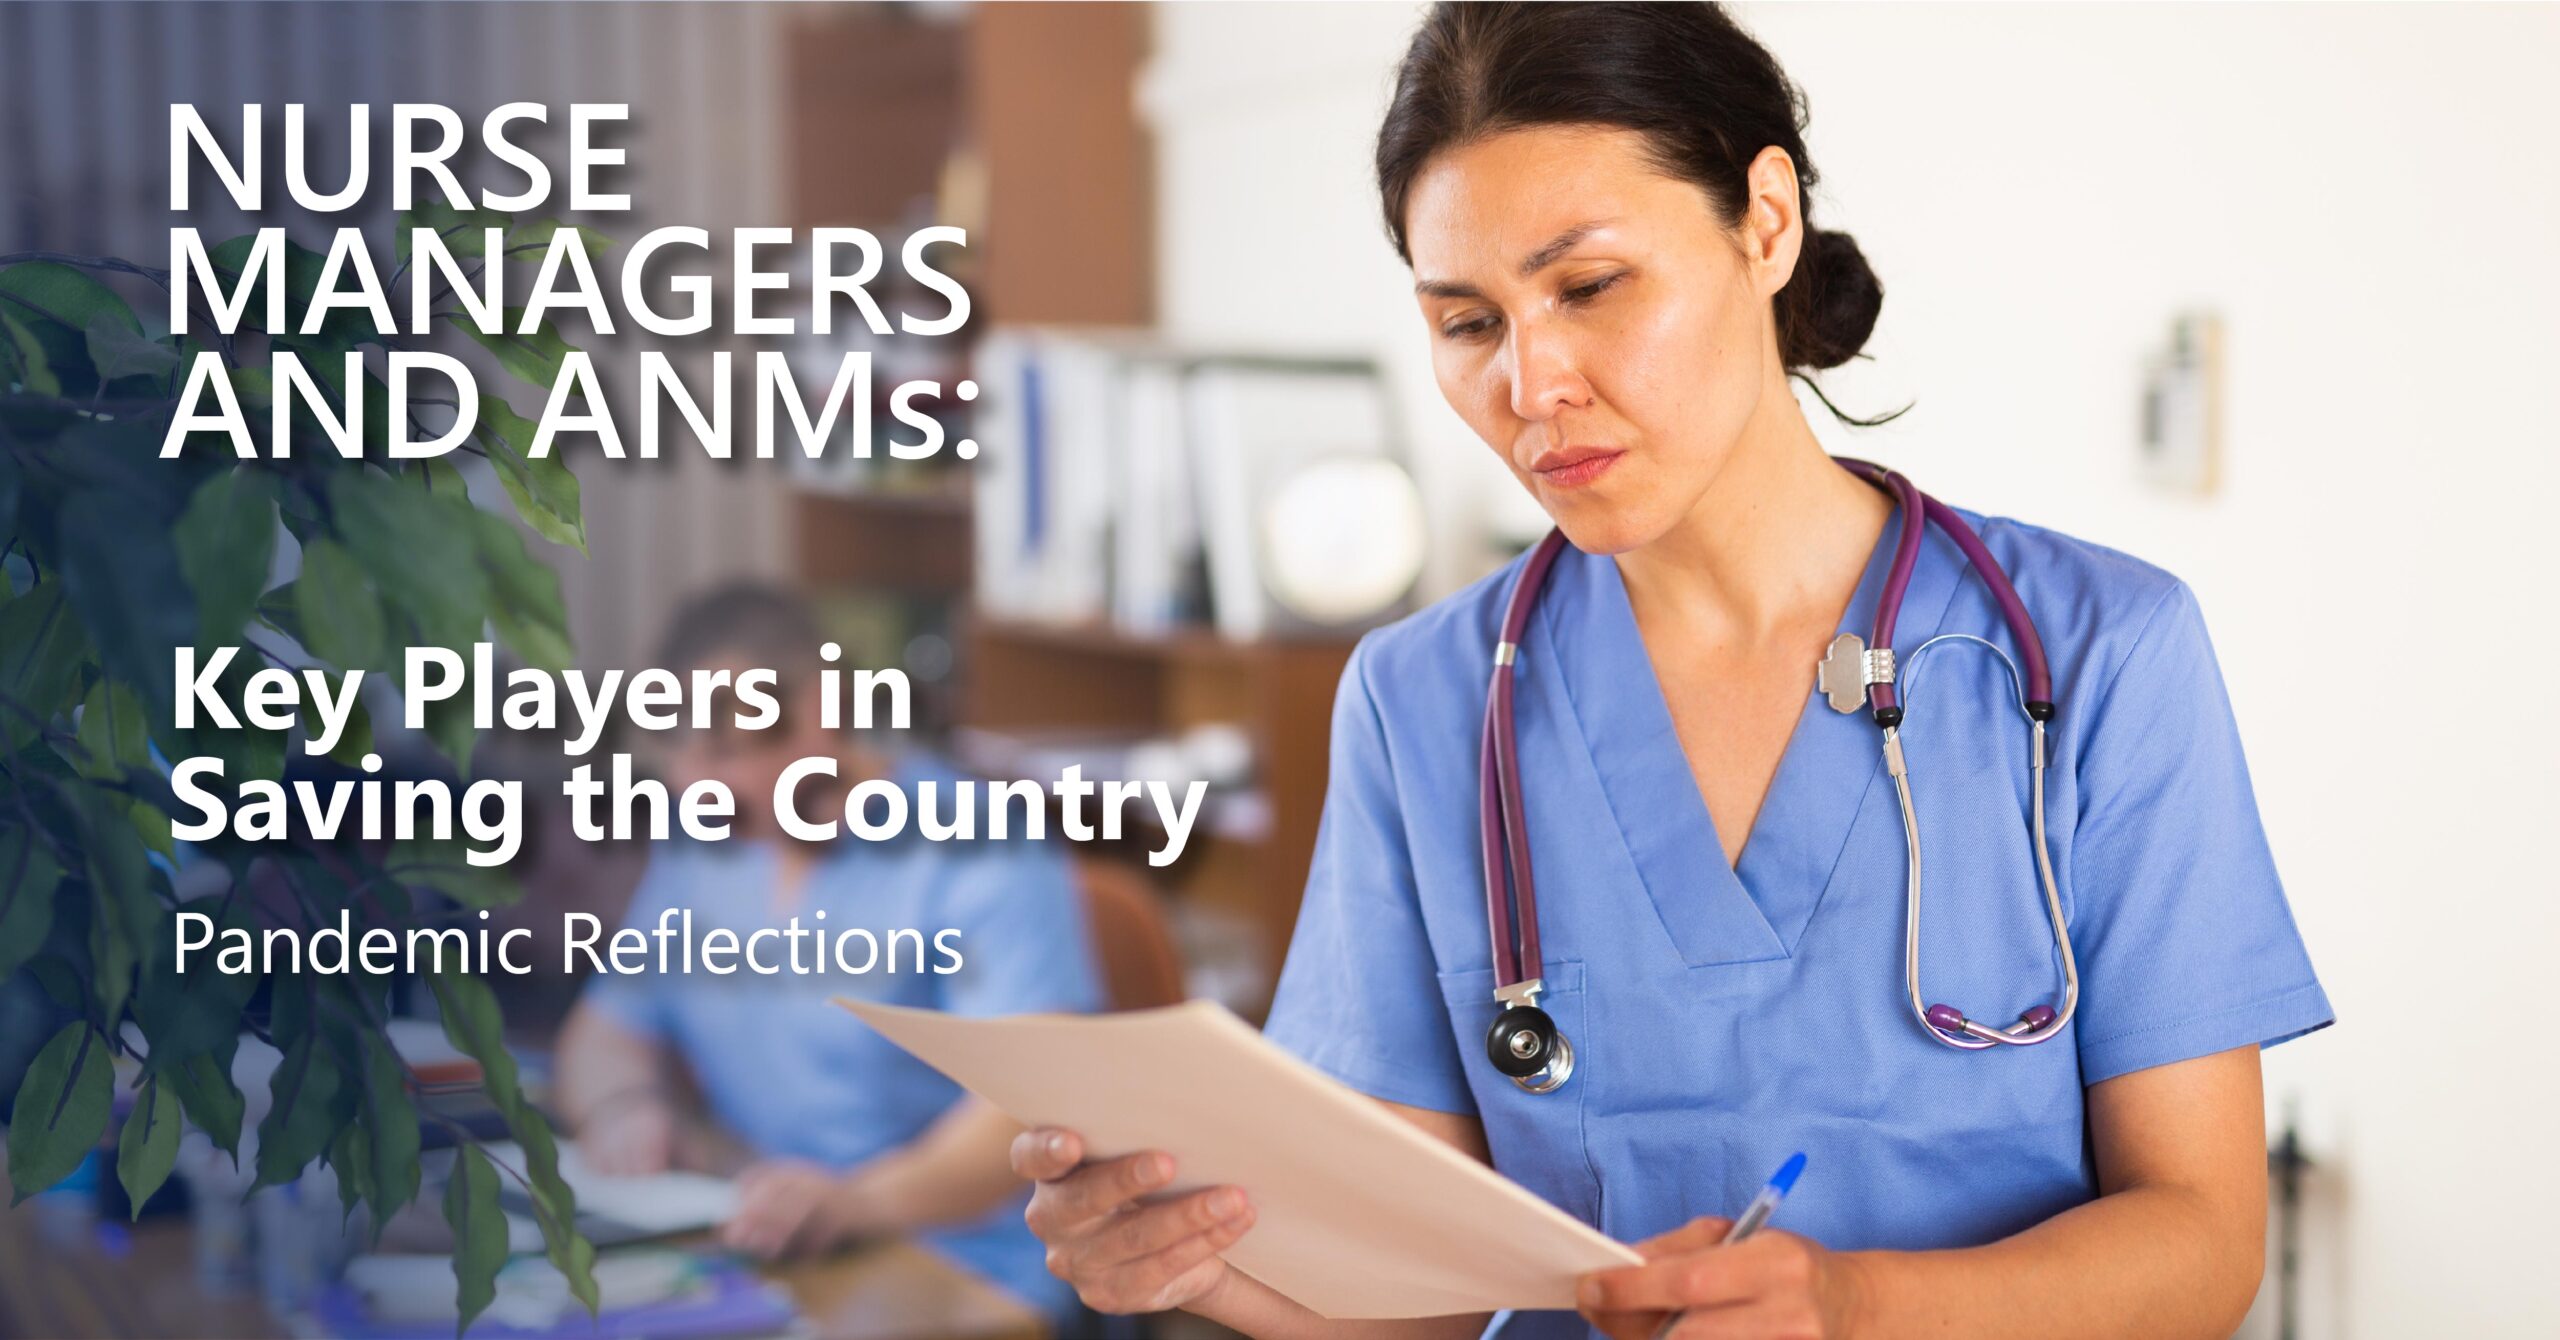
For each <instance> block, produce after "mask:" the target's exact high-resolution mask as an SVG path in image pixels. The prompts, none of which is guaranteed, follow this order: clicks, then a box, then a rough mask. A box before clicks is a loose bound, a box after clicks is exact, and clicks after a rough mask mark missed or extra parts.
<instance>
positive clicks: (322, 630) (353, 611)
mask: <svg viewBox="0 0 2560 1340" xmlns="http://www.w3.org/2000/svg"><path fill="white" fill-rule="evenodd" d="M294 603H295V604H296V605H297V606H298V607H299V609H300V613H301V616H302V633H303V645H304V646H306V647H309V648H310V649H311V651H312V653H313V654H315V655H317V656H318V657H320V659H322V660H324V661H327V662H328V663H329V664H331V665H334V666H336V667H338V668H339V669H341V670H370V669H375V668H378V667H380V666H381V665H382V664H383V661H384V658H385V656H386V655H388V651H387V648H386V642H385V634H384V630H383V623H382V600H381V598H380V597H378V596H376V595H375V594H374V593H373V587H372V586H371V585H369V584H368V583H367V582H366V581H365V574H364V568H363V567H362V566H361V565H359V564H358V563H357V562H356V560H355V556H354V555H352V554H350V553H348V552H347V551H346V550H345V549H343V548H341V547H339V545H338V544H337V543H336V542H335V541H333V540H315V541H313V542H312V543H311V544H309V545H306V546H304V548H303V550H302V576H301V577H300V578H298V579H297V580H296V581H295V582H294Z"/></svg>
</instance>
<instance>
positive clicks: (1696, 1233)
mask: <svg viewBox="0 0 2560 1340" xmlns="http://www.w3.org/2000/svg"><path fill="white" fill-rule="evenodd" d="M1732 1226H1733V1221H1732V1220H1730V1219H1693V1220H1691V1221H1689V1223H1687V1224H1686V1225H1684V1226H1682V1227H1680V1228H1676V1229H1673V1230H1672V1231H1671V1232H1668V1233H1665V1234H1663V1235H1662V1236H1660V1237H1658V1238H1652V1239H1648V1240H1646V1241H1644V1242H1640V1243H1637V1244H1636V1251H1637V1252H1638V1253H1639V1254H1640V1255H1642V1256H1643V1257H1644V1258H1645V1261H1644V1264H1643V1265H1640V1266H1621V1267H1619V1268H1618V1269H1615V1270H1601V1271H1594V1272H1593V1273H1591V1274H1589V1275H1585V1276H1583V1278H1582V1288H1581V1292H1580V1295H1579V1302H1580V1304H1581V1309H1582V1315H1583V1316H1584V1317H1585V1318H1587V1319H1588V1320H1589V1321H1590V1322H1591V1324H1592V1325H1593V1326H1596V1327H1598V1328H1599V1329H1600V1330H1602V1331H1604V1332H1606V1333H1607V1334H1608V1335H1609V1336H1610V1337H1612V1340H1653V1337H1654V1336H1655V1335H1656V1333H1657V1332H1659V1333H1660V1334H1661V1335H1662V1336H1663V1337H1664V1340H1709V1338H1710V1337H1713V1340H1839V1337H1841V1336H1844V1335H1846V1334H1848V1315H1849V1311H1850V1299H1851V1292H1852V1287H1851V1279H1850V1275H1851V1271H1850V1269H1849V1267H1848V1263H1847V1261H1846V1260H1845V1259H1844V1258H1841V1257H1837V1256H1834V1255H1832V1254H1831V1253H1830V1252H1828V1251H1825V1250H1823V1247H1822V1244H1821V1243H1818V1242H1815V1241H1814V1240H1813V1239H1811V1238H1801V1237H1798V1236H1796V1235H1795V1234H1793V1233H1785V1232H1780V1231H1778V1230H1776V1229H1766V1230H1763V1231H1761V1232H1759V1233H1755V1234H1753V1235H1752V1236H1751V1237H1750V1239H1749V1240H1747V1241H1744V1242H1739V1243H1736V1244H1734V1245H1733V1246H1730V1247H1728V1246H1725V1245H1723V1239H1724V1235H1725V1231H1726V1230H1727V1229H1729V1228H1731V1227H1732ZM1674 1314H1680V1319H1679V1322H1678V1323H1677V1324H1676V1325H1674V1326H1672V1327H1671V1328H1670V1329H1668V1330H1664V1329H1663V1322H1664V1321H1665V1319H1667V1318H1669V1317H1671V1316H1673V1315H1674Z"/></svg>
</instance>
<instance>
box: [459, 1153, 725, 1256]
mask: <svg viewBox="0 0 2560 1340" xmlns="http://www.w3.org/2000/svg"><path fill="white" fill-rule="evenodd" d="M488 1154H489V1157H491V1158H493V1159H496V1160H497V1161H498V1162H499V1163H500V1164H501V1165H503V1166H505V1167H509V1168H517V1169H521V1168H523V1167H524V1151H523V1150H522V1149H521V1148H520V1147H518V1146H517V1145H515V1144H514V1143H513V1142H509V1143H505V1144H493V1145H490V1146H488ZM560 1180H561V1181H563V1182H566V1183H568V1184H569V1190H570V1191H571V1192H573V1193H575V1194H576V1195H577V1198H578V1213H579V1214H581V1215H595V1216H597V1217H598V1218H603V1219H610V1220H612V1221H614V1222H615V1223H618V1224H621V1225H623V1226H625V1227H627V1228H630V1229H632V1230H635V1231H637V1232H641V1233H648V1234H660V1233H689V1232H692V1231H693V1230H695V1229H701V1228H711V1227H715V1226H717V1225H719V1224H723V1223H726V1222H728V1219H729V1216H731V1215H733V1214H735V1213H737V1211H738V1190H737V1188H736V1187H735V1186H733V1185H731V1184H730V1183H729V1182H728V1181H727V1180H725V1179H722V1178H718V1177H709V1176H705V1175H704V1174H701V1173H690V1172H663V1173H651V1174H649V1175H647V1176H642V1177H616V1176H612V1175H610V1174H607V1173H600V1172H597V1171H595V1170H594V1169H592V1168H589V1167H588V1166H587V1164H586V1160H585V1159H583V1158H581V1157H579V1155H578V1147H577V1145H575V1144H573V1143H570V1142H567V1141H563V1142H561V1145H560Z"/></svg>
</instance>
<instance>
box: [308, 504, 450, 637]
mask: <svg viewBox="0 0 2560 1340" xmlns="http://www.w3.org/2000/svg"><path fill="white" fill-rule="evenodd" d="M332 475H333V478H331V479H330V481H329V506H330V509H331V511H332V512H333V514H334V516H333V519H332V524H331V530H332V532H333V533H334V535H335V537H336V539H337V540H338V541H339V542H340V543H342V544H344V545H345V546H346V547H347V548H348V549H349V550H350V551H351V552H353V553H354V554H355V556H356V559H357V561H358V562H360V563H362V564H363V565H364V570H365V572H366V574H367V575H368V576H370V577H372V578H373V582H374V585H375V586H376V587H378V588H379V589H380V590H381V592H382V594H383V595H384V596H385V597H386V598H387V599H389V600H390V602H391V603H392V604H393V605H394V606H395V607H397V608H398V609H400V610H401V611H402V612H404V613H406V614H408V615H409V616H410V617H411V618H413V619H416V620H417V621H418V630H419V632H420V634H421V640H422V642H425V643H432V644H434V645H437V646H444V647H456V648H459V647H464V646H468V645H469V644H470V643H472V642H474V641H477V640H478V639H479V636H480V632H481V628H482V626H483V624H484V622H485V620H486V618H487V611H488V604H489V587H488V581H487V579H486V578H485V577H484V576H483V575H482V573H481V568H480V564H479V562H478V561H477V557H476V553H475V550H474V545H473V539H474V530H475V526H476V524H477V523H476V522H475V521H474V520H473V518H474V517H475V516H476V515H477V513H476V512H475V511H474V510H473V509H472V508H470V507H469V506H467V505H465V504H462V503H459V502H456V501H454V500H452V499H449V498H440V497H436V496H434V495H431V494H429V493H427V492H426V491H425V490H424V489H419V488H414V487H410V486H407V485H404V484H402V483H401V482H400V480H399V479H397V478H395V477H394V476H391V475H386V474H381V473H378V472H376V471H372V470H338V471H333V472H332ZM308 613H309V609H308V607H307V606H306V607H305V615H306V623H305V627H304V631H305V632H311V633H316V632H317V631H318V630H316V629H312V628H311V627H309V625H308V622H307V616H308Z"/></svg>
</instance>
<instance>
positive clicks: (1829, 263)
mask: <svg viewBox="0 0 2560 1340" xmlns="http://www.w3.org/2000/svg"><path fill="white" fill-rule="evenodd" d="M1546 125H1607V126H1617V127H1621V128H1624V129H1627V130H1633V131H1637V132H1639V133H1641V134H1642V135H1643V136H1644V137H1645V139H1646V140H1647V141H1648V142H1649V144H1650V145H1651V148H1652V154H1653V158H1654V160H1655V163H1656V165H1657V166H1659V167H1660V168H1661V169H1662V170H1663V171H1664V172H1666V173H1668V174H1670V175H1672V176H1674V177H1678V178H1680V179H1682V180H1685V181H1690V182H1694V183H1696V184H1697V185H1698V186H1699V187H1700V188H1701V189H1703V190H1704V191H1705V192H1706V194H1707V198H1708V199H1709V200H1711V201H1713V202H1714V203H1715V207H1716V211H1717V213H1718V215H1719V216H1720V217H1721V219H1722V220H1723V222H1724V224H1725V226H1726V227H1729V228H1730V227H1734V226H1736V225H1738V224H1739V223H1740V222H1741V220H1742V216H1743V211H1744V208H1745V206H1746V203H1747V201H1748V198H1749V189H1748V186H1747V181H1748V174H1749V170H1750V167H1751V160H1752V159H1753V158H1755V157H1757V156H1758V155H1759V153H1760V151H1761V150H1762V149H1764V148H1767V147H1769V146H1771V145H1776V146H1777V147H1778V148H1781V149H1784V150H1786V151H1787V156H1788V157H1789V158H1792V159H1794V160H1795V165H1796V179H1797V181H1798V183H1799V185H1800V189H1801V191H1802V193H1803V198H1802V199H1801V200H1800V201H1799V202H1798V204H1799V208H1800V209H1801V210H1802V211H1803V216H1804V242H1803V245H1802V249H1801V251H1800V254H1799V255H1798V256H1797V259H1796V268H1795V273H1794V274H1793V276H1791V277H1790V278H1789V279H1788V281H1787V286H1786V287H1785V288H1783V289H1781V290H1779V292H1778V295H1777V299H1776V316H1777V324H1778V352H1779V355H1780V357H1781V358H1782V359H1783V360H1784V361H1785V364H1786V366H1787V368H1788V369H1789V370H1790V371H1802V370H1807V369H1817V368H1831V367H1838V366H1839V365H1841V364H1842V363H1846V362H1848V361H1849V360H1850V359H1851V358H1854V357H1856V356H1857V353H1858V351H1859V350H1860V349H1861V348H1863V347H1865V345H1866V342H1867V337H1868V336H1869V335H1870V334H1872V333H1874V331H1875V325H1876V312H1877V310H1878V309H1880V308H1881V307H1882V306H1883V305H1884V285H1883V284H1882V283H1881V282H1879V281H1878V280H1877V278H1876V273H1875V271H1874V270H1873V269H1871V268H1869V267H1868V265H1867V258H1866V256H1865V255H1864V254H1863V253H1861V252H1860V251H1859V250H1858V244H1857V242H1855V241H1854V240H1852V239H1851V238H1850V236H1849V235H1848V234H1847V233H1838V232H1826V231H1823V230H1822V229H1819V228H1816V227H1814V225H1813V186H1814V183H1815V182H1816V181H1817V180H1819V177H1818V174H1817V173H1816V172H1815V170H1814V166H1813V159H1812V157H1811V155H1809V154H1807V153H1806V152H1805V148H1804V126H1805V105H1804V95H1803V94H1802V93H1801V92H1799V91H1798V90H1797V89H1796V86H1795V85H1794V83H1792V82H1791V81H1790V80H1788V78H1787V74H1786V71H1784V70H1782V69H1780V68H1779V67H1778V62H1777V60H1776V59H1775V58H1774V57H1772V56H1771V55H1770V54H1769V52H1768V50H1767V48H1764V47H1762V46H1761V45H1760V43H1759V42H1758V41H1757V40H1755V39H1754V38H1753V37H1752V36H1751V35H1750V34H1749V33H1747V32H1744V31H1743V30H1742V28H1741V26H1740V25H1738V24H1736V23H1735V22H1734V21H1733V18H1732V16H1730V15H1728V14H1726V13H1725V12H1724V10H1723V9H1722V8H1720V7H1718V6H1716V5H1712V4H1696V3H1683V4H1606V3H1604V4H1516V3H1458V4H1453V3H1445V2H1444V3H1441V4H1435V5H1433V6H1432V7H1431V11H1430V13H1429V14H1428V15H1427V16H1426V17H1425V18H1424V19H1423V21H1422V27H1421V29H1420V30H1419V31H1418V32H1416V33H1415V34H1414V38H1413V45H1412V46H1411V47H1410V48H1409V49H1408V50H1407V51H1406V52H1405V56H1404V61H1403V64H1402V65H1401V66H1399V67H1398V69H1397V71H1396V91H1395V98H1394V100H1393V101H1392V102H1390V103H1389V104H1388V107H1387V115H1386V120H1385V122H1384V123H1383V124H1382V125H1381V126H1380V127H1379V129H1378V194H1379V197H1380V199H1381V202H1382V203H1383V204H1384V206H1385V208H1386V215H1387V234H1388V236H1389V237H1391V238H1393V239H1394V241H1395V246H1396V254H1397V255H1399V256H1402V257H1403V258H1404V259H1405V262H1406V263H1407V264H1408V265H1409V264H1411V263H1412V261H1413V255H1412V252H1411V251H1410V250H1408V248H1407V246H1406V239H1405V230H1404V215H1405V204H1406V199H1407V197H1408V195H1409V194H1410V193H1411V191H1412V189H1413V180H1414V178H1415V177H1416V176H1417V175H1419V174H1420V172H1421V171H1422V168H1423V165H1424V164H1425V163H1427V162H1429V161H1430V159H1431V157H1432V155H1434V154H1436V153H1439V152H1440V151H1441V150H1443V149H1447V148H1450V147H1453V146H1456V145H1462V144H1466V143H1469V142H1472V141H1474V140H1477V139H1481V138H1483V137H1485V136H1487V135H1492V134H1497V133H1500V132H1502V131H1506V130H1518V129H1523V128H1526V127H1531V126H1546Z"/></svg>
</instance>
